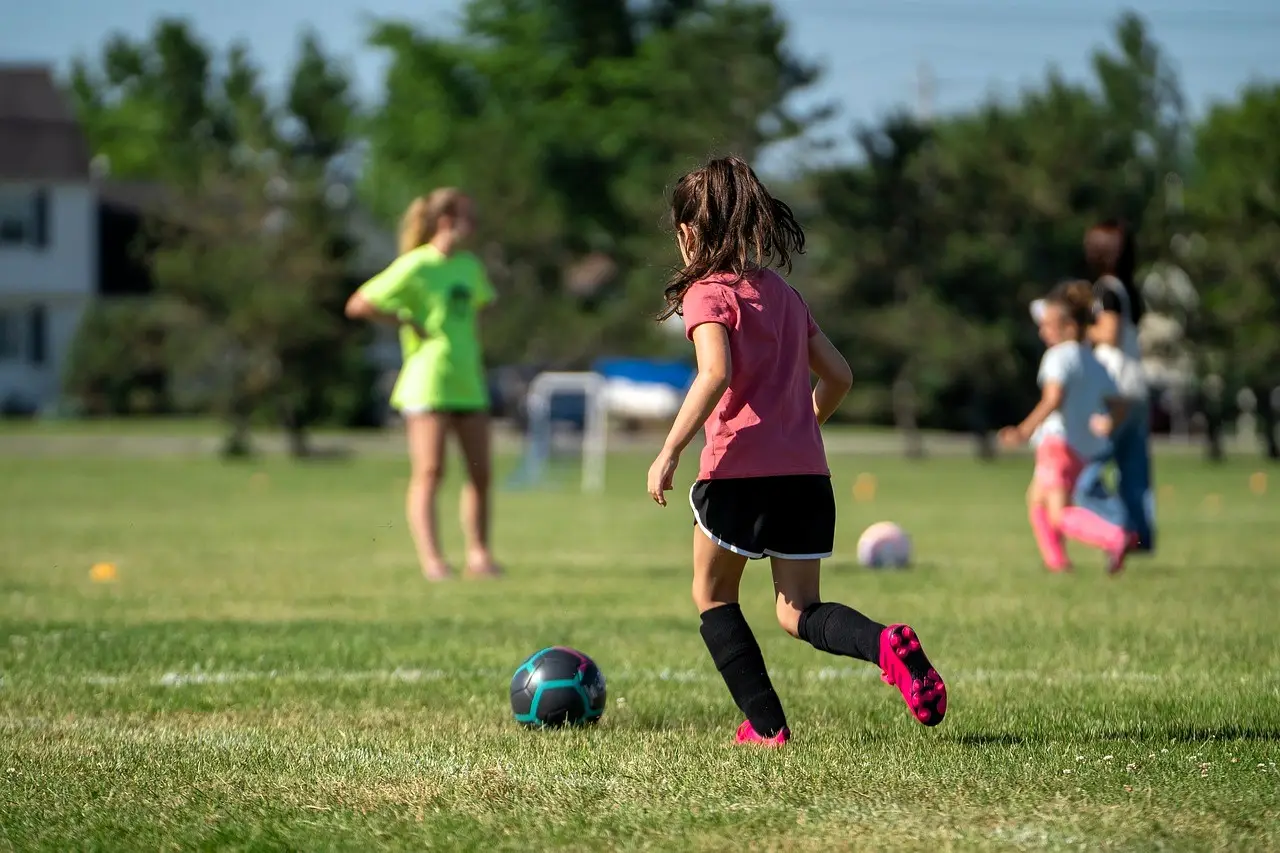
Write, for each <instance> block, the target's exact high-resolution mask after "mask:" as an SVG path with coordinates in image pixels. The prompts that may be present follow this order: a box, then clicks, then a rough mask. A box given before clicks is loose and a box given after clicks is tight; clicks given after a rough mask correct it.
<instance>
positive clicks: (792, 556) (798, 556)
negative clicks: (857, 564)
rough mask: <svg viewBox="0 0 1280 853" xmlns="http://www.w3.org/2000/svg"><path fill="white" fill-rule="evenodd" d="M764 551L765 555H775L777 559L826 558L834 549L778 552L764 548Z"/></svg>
mask: <svg viewBox="0 0 1280 853" xmlns="http://www.w3.org/2000/svg"><path fill="white" fill-rule="evenodd" d="M764 553H765V555H766V556H769V557H777V558H778V559H779V560H826V559H828V558H829V557H831V555H832V554H834V553H835V551H828V552H827V553H825V554H779V553H778V552H777V551H770V550H768V549H765V552H764Z"/></svg>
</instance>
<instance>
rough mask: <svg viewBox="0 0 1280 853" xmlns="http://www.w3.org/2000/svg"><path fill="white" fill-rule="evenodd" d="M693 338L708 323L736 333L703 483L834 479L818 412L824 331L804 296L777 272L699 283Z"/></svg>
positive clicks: (692, 293)
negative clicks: (818, 341)
mask: <svg viewBox="0 0 1280 853" xmlns="http://www.w3.org/2000/svg"><path fill="white" fill-rule="evenodd" d="M683 308H684V327H685V335H686V336H687V337H688V338H689V339H690V340H693V329H694V327H695V326H698V325H700V324H702V323H719V324H721V325H723V326H724V327H725V328H727V329H728V330H729V353H730V356H731V357H732V359H733V364H732V375H731V376H730V378H729V390H728V391H726V392H725V394H724V396H723V397H721V398H720V402H719V403H718V404H716V408H715V411H713V412H712V413H711V417H709V418H707V423H706V426H705V427H704V432H705V434H706V440H707V443H706V447H704V448H703V450H702V459H701V463H700V467H699V470H698V479H699V480H711V479H717V480H720V479H730V478H735V477H776V476H783V475H788V474H822V475H828V476H829V475H830V473H831V470H830V469H829V468H828V467H827V454H826V450H825V448H824V447H823V445H822V432H821V430H820V429H819V427H818V419H817V417H816V416H815V415H814V413H813V386H812V385H811V384H810V378H809V377H810V373H809V338H810V337H811V336H812V335H816V334H817V333H818V324H817V323H815V322H814V321H813V315H812V314H810V313H809V306H807V305H806V304H805V302H804V300H803V299H801V298H800V294H799V293H797V292H796V291H795V290H794V289H793V288H792V287H791V286H790V285H789V284H787V283H786V282H785V281H783V279H782V276H780V275H778V274H777V273H776V272H773V271H772V270H759V271H756V272H753V273H750V274H748V275H747V276H745V277H743V279H742V280H741V281H736V282H735V280H734V276H733V275H730V274H721V275H715V276H712V277H710V278H707V279H703V280H702V281H699V282H697V283H696V284H694V285H693V286H692V287H690V288H689V290H688V292H686V293H685V296H684V306H683Z"/></svg>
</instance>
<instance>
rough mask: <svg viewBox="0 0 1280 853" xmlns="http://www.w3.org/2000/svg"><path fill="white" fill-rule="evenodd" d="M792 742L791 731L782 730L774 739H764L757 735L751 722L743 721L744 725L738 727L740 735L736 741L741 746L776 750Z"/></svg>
mask: <svg viewBox="0 0 1280 853" xmlns="http://www.w3.org/2000/svg"><path fill="white" fill-rule="evenodd" d="M789 740H791V731H790V730H789V729H786V728H784V729H782V731H780V732H778V733H777V734H776V735H774V736H773V737H764V736H763V735H760V734H757V733H756V730H755V729H753V728H752V727H751V721H750V720H743V721H742V725H740V726H738V735H737V737H736V738H735V741H736V742H737V743H740V744H750V745H752V746H764V747H769V748H774V749H776V748H777V747H780V746H783V745H784V744H786V742H787V741H789Z"/></svg>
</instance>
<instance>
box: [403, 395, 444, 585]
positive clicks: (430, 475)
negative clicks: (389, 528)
mask: <svg viewBox="0 0 1280 853" xmlns="http://www.w3.org/2000/svg"><path fill="white" fill-rule="evenodd" d="M446 418H447V416H445V415H441V414H436V413H431V412H428V413H425V414H406V415H405V431H406V434H407V435H408V438H409V465H410V469H409V491H408V494H407V495H406V496H405V518H406V519H407V520H408V522H409V533H410V534H411V535H412V536H413V544H414V546H415V548H416V549H417V552H418V563H419V565H420V566H421V567H422V575H423V577H425V578H426V579H427V580H433V581H437V580H443V579H445V578H447V577H449V574H450V570H449V566H448V564H447V563H446V562H445V560H444V556H443V554H441V552H440V537H439V534H438V530H439V528H438V525H437V524H436V494H437V493H438V492H439V491H440V480H441V479H442V478H443V476H444V452H445V446H444V441H445V436H446V434H447V426H448V421H447V420H446Z"/></svg>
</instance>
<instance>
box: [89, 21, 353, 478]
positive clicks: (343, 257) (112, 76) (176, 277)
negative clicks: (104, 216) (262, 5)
mask: <svg viewBox="0 0 1280 853" xmlns="http://www.w3.org/2000/svg"><path fill="white" fill-rule="evenodd" d="M69 88H70V90H71V91H72V93H73V96H74V100H75V103H76V105H77V108H78V112H79V115H80V117H81V121H82V123H83V124H84V126H85V129H86V134H87V135H88V137H89V140H90V143H91V146H92V147H93V150H94V151H95V153H96V154H99V155H102V156H103V157H105V159H106V161H107V162H108V163H109V164H110V166H109V168H110V172H111V173H112V174H113V175H115V176H119V177H122V178H130V179H139V180H145V181H151V182H155V183H157V184H159V185H163V186H164V187H166V188H167V190H168V191H169V193H170V194H171V195H172V196H174V197H176V198H178V199H180V200H181V201H180V202H179V203H177V204H176V206H175V209H173V210H169V211H166V212H164V213H163V214H161V215H160V217H161V218H162V219H164V220H165V221H160V222H156V223H153V225H154V227H153V228H152V229H150V230H152V231H153V232H155V233H157V234H162V235H163V237H164V239H165V240H166V241H168V242H167V243H166V244H164V245H162V246H161V249H160V251H159V253H157V255H156V257H155V258H154V262H155V277H156V278H157V280H158V285H159V287H160V289H161V290H162V291H165V292H168V293H180V295H181V297H182V299H183V301H184V302H185V303H186V304H188V305H194V306H198V308H199V310H198V311H196V312H194V315H193V316H197V317H200V318H203V319H204V320H205V321H207V322H209V323H212V324H215V325H223V324H228V323H229V324H230V325H231V326H233V327H234V326H238V325H239V321H238V320H236V317H237V316H238V315H239V312H241V311H242V310H243V311H244V312H246V313H247V314H252V315H254V316H255V317H257V319H256V320H255V321H254V322H253V323H252V324H251V325H253V327H254V329H255V330H256V331H257V332H258V333H261V334H263V335H264V336H266V340H267V341H268V343H266V344H265V345H266V346H267V347H268V348H269V349H270V350H271V352H272V353H273V356H272V357H273V358H274V359H275V360H276V362H275V363H276V367H275V368H273V369H274V370H276V371H277V373H278V375H277V376H276V378H274V379H273V380H272V382H271V383H269V384H267V385H264V386H261V387H259V386H257V385H252V384H251V383H246V382H243V381H240V380H239V379H236V380H234V381H230V380H229V381H228V382H227V383H225V384H224V386H223V390H224V392H225V393H226V394H230V395H231V396H232V397H236V399H235V401H234V402H229V401H224V402H223V405H222V408H223V409H224V410H225V411H227V412H234V413H235V418H236V423H237V430H242V429H243V428H245V425H247V423H248V420H249V418H250V415H251V414H253V413H252V412H250V411H248V410H247V409H246V408H245V407H246V406H247V405H248V401H249V400H250V399H252V400H254V401H256V405H258V406H261V407H262V408H263V409H264V410H265V412H266V413H269V415H270V416H271V417H273V418H277V419H279V420H280V421H282V422H283V423H284V424H285V426H286V427H287V429H288V430H289V434H290V437H291V441H292V448H293V451H294V452H295V453H296V454H299V455H304V454H305V453H306V452H307V449H308V444H307V440H306V434H307V430H308V428H309V427H310V426H311V425H313V424H314V423H316V422H318V421H320V420H323V419H326V418H337V419H340V420H344V421H351V420H353V419H355V418H356V417H357V416H358V414H359V412H360V410H362V409H364V408H368V397H369V393H370V389H371V384H372V383H371V378H370V376H369V371H368V369H367V367H366V366H365V365H364V363H363V358H362V356H361V352H360V348H359V343H360V341H361V339H362V338H361V336H360V335H359V332H358V330H356V329H354V328H353V327H351V326H349V325H348V324H346V323H345V322H342V321H341V319H340V318H341V316H342V314H341V307H342V302H343V300H344V299H345V296H346V294H347V292H348V291H349V290H350V288H351V287H352V286H354V281H353V280H351V278H350V276H343V275H342V274H341V271H342V270H343V269H346V268H348V267H349V266H350V263H351V261H352V256H353V253H354V248H355V247H354V246H353V245H352V241H351V238H350V235H349V228H348V225H347V218H348V216H349V214H350V212H351V209H352V204H353V201H354V199H353V187H354V181H355V178H354V170H353V167H352V165H351V161H352V156H353V152H352V151H351V148H352V142H353V134H354V131H355V128H356V124H357V121H358V110H357V104H356V101H355V98H354V95H353V94H352V91H351V85H350V78H349V74H348V73H347V71H346V69H345V68H344V67H343V66H342V65H341V63H339V62H338V61H337V60H336V59H335V58H333V57H332V56H330V55H328V54H326V53H325V51H324V50H323V47H322V45H321V44H320V42H319V40H318V38H317V37H316V36H315V34H314V33H312V32H310V31H305V30H304V31H303V33H302V34H301V37H300V39H299V43H298V55H297V58H296V60H295V63H294V67H293V71H292V74H291V75H290V79H289V82H288V86H287V89H286V91H285V92H284V93H283V97H278V98H277V97H272V96H271V95H270V94H268V92H267V90H266V87H265V86H264V84H263V82H262V78H261V73H260V70H259V68H258V67H257V65H256V64H255V63H254V62H253V60H252V57H251V56H250V54H249V51H248V49H247V48H246V47H245V46H244V45H243V44H233V45H232V46H231V47H230V49H229V50H228V51H227V52H226V54H225V56H222V57H220V56H218V55H217V54H216V53H215V51H213V50H212V49H211V48H210V47H209V46H207V45H206V44H205V43H204V42H202V41H201V40H200V39H199V38H198V37H197V36H196V35H195V34H194V33H193V32H192V31H191V30H190V29H189V27H188V26H187V24H185V23H184V22H182V21H179V20H171V19H162V20H161V21H159V22H158V23H157V24H156V26H155V28H154V29H153V31H152V32H151V34H150V35H149V37H147V38H145V39H141V40H131V39H129V38H127V37H125V36H120V35H117V36H112V37H111V38H110V39H108V41H107V43H106V45H105V46H104V48H103V50H102V51H101V55H100V56H99V57H97V59H96V61H93V60H90V59H88V58H80V59H78V60H77V61H76V62H75V64H74V66H73V69H72V73H71V79H70V86H69ZM255 181H256V182H258V183H259V184H260V186H256V187H251V185H252V184H253V183H254V182H255ZM267 186H270V187H271V192H272V193H274V196H275V197H274V198H272V199H270V201H271V203H272V204H279V205H281V206H282V209H283V210H287V213H288V216H289V222H290V223H291V225H290V226H289V227H290V228H291V229H298V228H303V227H305V228H307V229H310V231H311V232H312V233H311V234H310V235H309V236H308V237H307V239H306V240H305V241H303V240H301V238H300V237H299V238H298V239H293V238H292V237H291V238H288V239H286V242H287V243H289V244H290V245H295V246H302V247H303V250H304V254H305V258H303V259H300V261H299V262H298V263H297V264H286V263H282V262H280V261H279V259H271V260H268V259H267V258H266V257H265V256H261V257H260V256H258V255H253V257H255V258H256V260H255V261H254V263H257V264H259V267H258V272H259V273H265V272H266V271H269V270H277V271H279V272H280V273H281V274H299V273H301V272H303V271H308V270H309V271H312V272H314V273H315V276H316V277H315V278H314V279H313V280H311V281H308V282H295V281H287V282H286V281H276V282H272V283H271V285H270V286H271V287H272V288H273V289H277V290H283V291H286V292H289V293H290V294H292V295H293V297H302V296H305V298H293V297H291V298H290V299H288V300H284V302H282V304H287V305H288V306H289V308H290V310H291V311H293V312H295V313H293V314H292V315H290V314H289V313H288V312H285V311H277V312H267V313H266V314H262V313H261V306H257V305H249V306H246V307H244V308H243V309H242V308H241V307H239V306H237V304H235V303H234V301H230V300H231V299H232V297H234V298H237V299H238V298H241V297H244V298H246V299H251V297H252V294H251V292H250V291H247V290H243V289H235V288H233V289H232V290H230V291H227V290H225V288H223V289H219V288H220V287H221V286H220V285H218V283H217V281H216V280H215V279H214V278H211V277H208V276H204V275H197V274H196V273H198V272H200V270H198V269H196V268H195V267H193V266H191V265H190V264H186V263H185V262H181V261H180V258H182V257H183V256H185V255H186V254H190V255H191V256H192V257H199V258H205V259H206V260H213V261H217V260H219V252H218V251H217V250H216V248H215V246H216V244H215V243H214V242H213V241H216V240H217V239H226V240H229V241H232V242H230V243H229V244H228V245H227V246H226V252H225V257H226V258H227V259H228V260H227V261H226V263H232V261H231V260H229V259H230V258H239V260H236V261H235V263H242V264H243V263H248V261H247V260H245V259H244V258H243V257H241V256H242V255H243V254H244V252H245V251H250V250H251V252H258V251H259V250H260V248H261V246H260V241H253V240H249V242H248V243H247V244H243V245H242V244H241V243H240V242H239V241H242V240H248V238H249V235H250V233H251V232H252V230H253V224H254V222H256V223H257V224H258V225H262V224H263V222H264V221H266V220H264V219H263V217H264V216H266V213H265V212H264V211H262V210H261V209H260V208H261V205H262V204H263V203H264V201H263V196H262V193H263V191H264V187H267ZM210 197H213V198H216V199H219V200H220V201H219V202H218V204H216V205H214V206H213V208H212V210H213V211H216V212H217V215H218V216H221V217H223V218H225V219H226V221H225V222H221V223H219V222H216V221H214V220H213V219H211V218H210V216H197V215H195V212H194V211H195V209H196V208H197V207H198V203H199V202H201V201H203V200H206V199H208V198H210ZM240 208H242V209H243V210H240V212H234V211H236V210H239V209H240ZM258 214H262V215H261V216H259V215H258ZM283 215H284V213H280V214H279V215H278V216H283ZM278 216H277V218H278ZM246 246H247V247H250V248H249V249H246ZM316 246H319V247H321V248H322V250H323V257H325V258H327V259H328V267H325V268H322V267H321V265H319V263H318V260H317V256H315V255H314V254H313V250H314V249H315V247H316ZM273 251H274V250H273ZM254 280H255V281H258V282H259V283H262V284H264V285H265V284H266V281H267V280H266V279H264V278H263V277H262V275H259V276H258V277H257V278H256V279H254ZM199 287H212V288H215V290H214V291H212V292H210V293H209V294H207V296H206V297H202V296H201V295H200V294H199V292H198V288H199ZM251 301H252V299H251ZM264 317H270V318H272V320H273V321H274V322H278V323H281V324H288V325H290V326H291V328H290V329H287V330H286V329H276V330H270V329H267V328H266V327H265V325H264V322H265V321H264V319H263V318H264ZM219 334H221V333H220V332H219V331H217V330H211V331H210V333H209V334H208V335H206V336H205V337H206V338H207V339H208V340H211V341H216V340H218V339H219ZM236 346H237V347H239V348H241V349H244V348H245V347H247V346H248V344H247V343H246V342H245V341H243V340H241V341H240V342H239V343H238V344H236ZM216 351H217V348H216V347H213V348H212V349H210V350H208V351H207V354H209V355H210V356H211V357H212V355H213V353H215V352H216ZM253 351H255V350H253V348H249V349H247V350H245V352H253ZM183 355H184V357H185V358H184V360H183V361H184V363H183V364H181V365H179V364H176V363H175V364H174V365H173V367H174V368H175V369H177V368H179V367H182V368H190V366H191V365H190V364H188V363H185V362H188V361H189V356H190V352H184V353H183ZM219 357H221V356H219ZM245 357H246V358H249V356H247V355H246V356H245ZM250 360H251V361H252V359H250ZM232 373H234V371H232ZM219 375H221V374H219ZM273 375H275V374H273ZM251 385H252V387H253V388H254V389H255V391H254V393H253V394H251V395H250V394H248V393H247V391H246V393H245V395H240V396H237V395H238V394H239V391H238V390H237V389H248V388H250V387H251ZM243 443H244V442H243V439H242V437H240V436H238V437H236V438H235V440H233V441H232V442H231V444H232V445H233V446H235V447H236V448H239V447H240V446H241V445H243Z"/></svg>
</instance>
